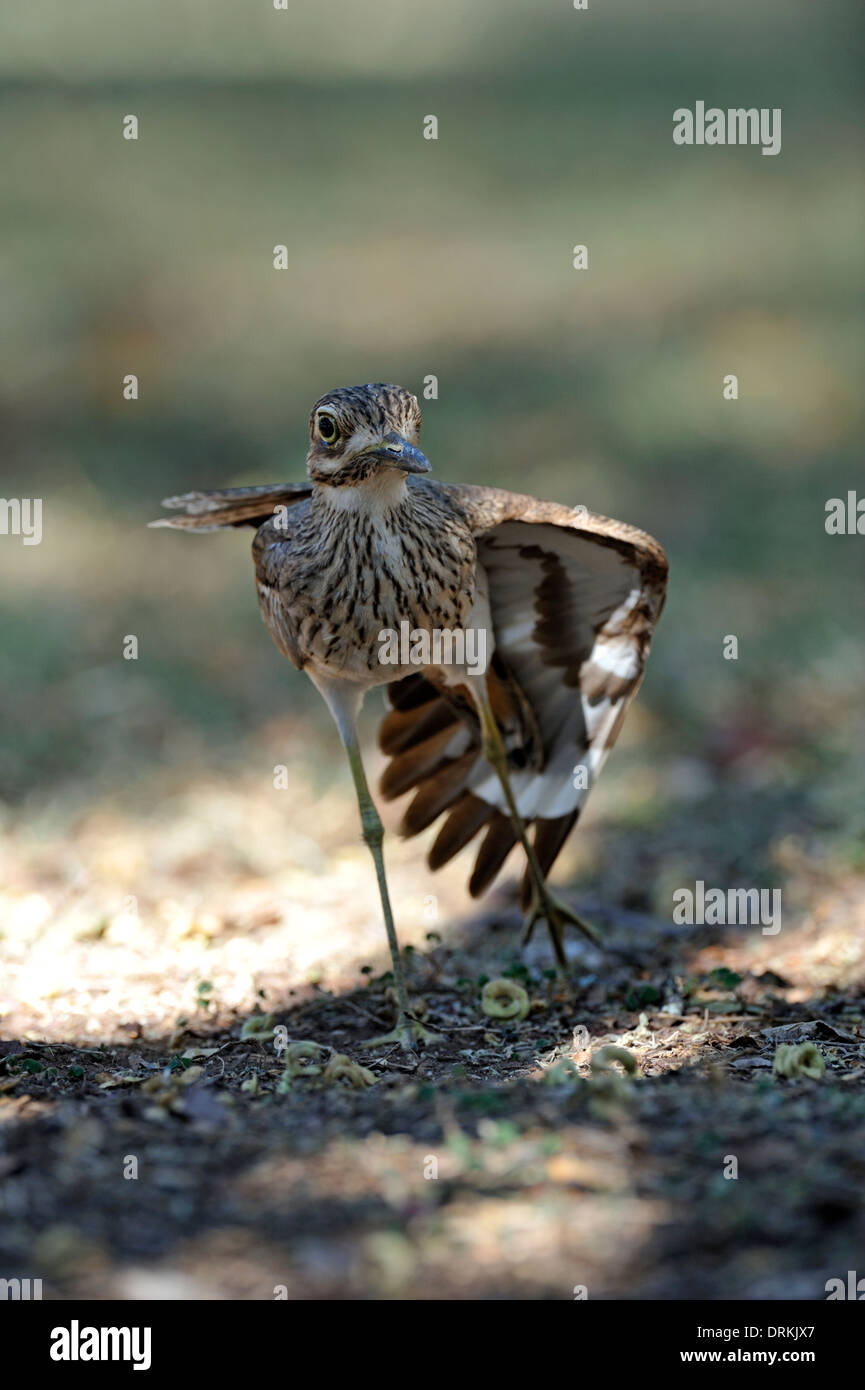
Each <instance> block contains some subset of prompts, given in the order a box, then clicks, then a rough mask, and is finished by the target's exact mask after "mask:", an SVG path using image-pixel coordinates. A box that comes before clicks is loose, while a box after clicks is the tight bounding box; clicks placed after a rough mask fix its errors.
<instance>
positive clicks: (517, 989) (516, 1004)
mask: <svg viewBox="0 0 865 1390" xmlns="http://www.w3.org/2000/svg"><path fill="white" fill-rule="evenodd" d="M481 1008H482V1009H483V1011H484V1013H485V1014H486V1015H487V1017H488V1018H504V1019H507V1020H508V1021H509V1022H515V1021H516V1022H519V1021H520V1020H521V1019H524V1018H525V1017H526V1014H527V1013H528V1011H529V996H528V995H527V994H526V991H525V990H524V989H523V987H522V985H518V984H517V983H516V981H515V980H488V981H487V983H486V984H485V985H484V987H483V989H482V991H481Z"/></svg>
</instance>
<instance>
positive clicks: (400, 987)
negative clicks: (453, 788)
mask: <svg viewBox="0 0 865 1390" xmlns="http://www.w3.org/2000/svg"><path fill="white" fill-rule="evenodd" d="M344 741H345V751H346V753H347V754H348V763H349V767H350V768H351V775H352V778H353V780H354V787H355V791H356V792H357V804H358V808H359V810H360V823H361V827H362V829H363V838H364V840H365V841H366V844H367V845H368V846H369V851H370V854H371V855H372V858H373V863H374V864H375V872H376V877H377V879H378V891H379V894H380V896H381V908H382V913H383V914H384V925H385V928H386V930H387V940H388V945H389V946H390V958H391V961H392V962H393V975H394V983H395V986H396V997H397V1021H396V1027H395V1028H394V1029H393V1031H392V1032H391V1033H386V1034H385V1035H384V1036H383V1037H380V1038H370V1039H369V1040H368V1041H367V1042H364V1043H361V1046H362V1047H378V1046H380V1045H382V1044H383V1043H392V1042H398V1043H400V1044H401V1045H402V1046H403V1047H404V1048H407V1049H409V1050H411V1049H412V1048H413V1047H414V1045H415V1043H417V1042H437V1041H438V1040H439V1035H438V1034H437V1033H431V1032H430V1031H429V1029H427V1028H424V1027H423V1025H422V1024H421V1023H419V1022H418V1020H417V1019H416V1018H414V1017H413V1015H412V1012H411V1009H410V1007H409V1002H408V990H407V989H406V983H405V971H404V970H403V963H402V960H401V959H400V954H399V942H398V941H397V939H396V928H395V927H394V924H393V912H392V911H391V905H390V894H389V893H388V890H387V878H386V876H385V871H384V854H383V852H382V842H383V840H384V827H383V826H382V823H381V819H380V818H379V814H378V811H377V810H376V809H375V803H374V801H373V799H372V796H371V795H370V790H369V787H368V785H367V780H366V774H365V772H364V770H363V761H362V759H361V756H360V748H359V747H358V743H357V739H356V737H354V736H352V737H351V738H346V739H345V740H344Z"/></svg>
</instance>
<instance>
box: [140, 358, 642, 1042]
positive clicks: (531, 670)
mask: <svg viewBox="0 0 865 1390" xmlns="http://www.w3.org/2000/svg"><path fill="white" fill-rule="evenodd" d="M420 425H421V412H420V407H419V406H418V402H417V399H416V397H415V396H413V395H412V394H411V392H409V391H406V390H404V389H403V388H402V387H400V386H391V385H385V384H383V383H375V384H370V385H366V386H352V387H345V388H341V389H339V390H336V391H330V392H328V394H327V395H325V396H322V397H321V399H320V400H318V401H316V403H315V405H314V406H313V409H312V414H311V416H310V422H309V439H310V443H309V451H308V454H307V460H306V462H307V472H308V481H307V482H303V483H276V484H274V485H273V486H264V487H246V488H228V489H226V490H224V491H221V492H190V493H186V494H185V495H184V496H182V497H171V498H167V499H166V500H165V502H164V503H163V506H165V507H167V508H170V509H172V510H174V511H177V512H178V513H179V514H178V515H177V516H174V517H171V518H168V519H163V520H162V521H158V522H154V523H152V524H153V525H155V526H173V527H179V528H182V529H184V530H196V531H210V530H217V529H220V528H223V527H237V526H252V527H254V528H255V538H254V540H253V543H252V553H253V559H254V561H255V578H256V585H257V589H258V597H259V602H260V604H261V610H262V613H263V615H264V620H265V622H266V623H267V626H268V627H269V628H270V631H271V634H272V636H273V639H274V641H275V642H276V645H277V647H278V648H279V649H280V651H281V652H283V653H284V654H285V655H286V656H287V657H288V658H289V660H290V661H291V662H293V664H294V665H295V666H296V667H298V669H300V670H303V671H305V672H306V673H307V675H308V676H309V678H310V680H312V682H313V683H314V684H315V686H316V687H317V688H318V690H320V692H321V694H322V695H323V697H324V699H325V700H326V702H327V704H328V706H329V708H330V711H331V714H332V715H333V718H334V720H335V722H336V725H337V728H338V730H339V733H340V737H341V739H342V741H343V744H344V745H345V749H346V753H347V755H348V761H349V766H350V768H351V774H352V778H353V780H354V785H355V790H356V793H357V800H358V806H359V809H360V819H361V826H362V829H363V837H364V840H365V841H366V843H367V845H368V846H369V849H370V852H371V854H372V858H373V861H374V864H375V870H376V875H377V878H378V886H379V892H380V895H381V906H382V912H383V915H384V923H385V927H386V930H387V936H388V943H389V946H390V953H391V958H392V961H393V973H394V980H395V986H396V996H397V1006H398V1016H397V1023H396V1028H395V1029H394V1031H393V1033H392V1034H388V1035H387V1036H386V1037H385V1038H382V1039H375V1040H373V1041H375V1042H387V1041H391V1040H395V1041H399V1042H400V1043H402V1044H403V1045H404V1046H407V1047H408V1046H412V1045H414V1044H416V1043H417V1042H418V1041H428V1040H430V1038H431V1036H432V1035H431V1034H430V1033H428V1031H427V1030H426V1029H425V1028H424V1027H423V1025H422V1024H421V1023H420V1022H419V1021H418V1020H417V1019H416V1018H415V1017H414V1016H413V1014H412V1010H411V1006H410V1003H409V998H408V993H407V990H406V983H405V975H404V971H403V966H402V961H401V958H400V952H399V945H398V942H397V936H396V930H395V927H394V920H393V912H392V910H391V903H390V896H389V894H388V887H387V878H386V875H385V866H384V857H383V852H382V840H383V832H382V824H381V820H380V819H379V816H378V813H377V811H376V808H375V803H374V802H373V799H372V796H371V794H370V791H369V787H368V785H367V781H366V776H365V773H364V768H363V762H362V759H361V752H360V747H359V745H358V736H357V716H358V712H359V710H360V706H361V702H362V700H363V697H364V695H365V693H366V691H367V690H369V689H370V688H371V687H372V686H384V687H385V689H386V697H387V702H388V705H389V710H388V712H387V714H386V715H385V717H384V719H383V721H382V724H381V729H380V745H381V748H382V750H383V752H384V753H385V754H386V755H387V756H388V759H389V761H388V763H387V766H386V768H385V772H384V775H383V777H382V781H381V792H382V795H383V796H384V797H385V798H386V799H389V798H392V797H397V796H400V795H402V794H403V793H406V792H409V791H413V792H414V796H413V798H412V800H411V802H410V804H409V805H408V808H407V810H406V812H405V816H404V818H403V823H402V827H401V828H402V831H403V833H405V834H407V835H415V834H417V833H419V832H420V831H421V830H425V829H426V828H427V827H428V826H430V825H432V824H433V822H434V821H436V820H437V819H438V818H439V817H443V818H444V819H443V821H442V824H441V828H440V829H439V831H438V834H437V836H436V839H435V841H434V843H433V845H432V847H431V849H430V851H429V864H430V866H431V868H433V869H436V868H439V867H440V866H441V865H442V864H445V863H447V861H448V860H450V859H451V858H452V857H453V856H454V855H455V854H457V853H458V852H459V851H460V850H461V849H463V848H464V847H465V846H466V845H468V844H469V843H470V841H472V840H474V839H475V838H476V837H480V842H479V847H478V849H477V854H476V858H475V862H474V870H473V872H472V875H471V879H470V883H469V888H470V891H471V893H472V894H473V895H478V894H480V893H482V892H483V891H484V890H485V889H486V888H487V887H488V886H489V884H490V883H491V882H492V881H493V879H494V878H495V877H496V875H497V874H498V872H499V870H500V869H501V867H502V865H503V864H504V861H505V859H506V858H507V856H508V854H509V853H510V851H511V849H513V847H514V846H515V845H516V844H517V843H518V842H519V844H520V845H521V846H522V849H523V851H524V853H525V860H526V863H525V872H524V877H523V886H522V894H523V906H524V908H525V910H526V923H525V926H526V935H528V934H529V933H530V932H531V930H532V929H533V927H534V925H535V923H536V922H537V921H540V920H543V921H545V922H546V923H547V926H548V928H549V931H550V935H551V937H552V942H553V946H554V949H555V952H556V956H557V959H558V961H559V963H560V964H561V965H565V963H566V962H565V954H564V947H563V928H564V926H565V925H566V924H567V923H571V924H573V925H575V926H577V927H579V928H580V929H582V930H583V931H584V932H585V933H586V934H587V935H589V936H590V937H591V938H592V939H593V940H597V939H598V933H597V930H596V928H594V927H593V926H592V925H591V924H590V923H588V922H585V921H583V920H582V919H581V918H580V917H579V916H578V915H577V914H576V913H575V912H574V911H573V910H572V909H571V908H570V907H568V906H567V905H566V904H564V903H563V902H562V901H561V899H560V898H559V897H558V896H557V895H555V894H554V893H553V892H552V891H551V889H550V888H549V886H548V884H547V875H548V873H549V871H550V869H551V867H552V865H553V862H554V860H555V859H556V856H557V855H558V853H559V851H560V850H561V848H562V845H563V844H564V842H565V839H566V838H567V836H568V834H569V833H570V831H571V829H572V828H573V826H574V823H575V822H576V820H577V817H578V816H579V814H580V810H581V808H582V806H583V804H584V803H585V800H586V796H587V795H588V792H589V790H590V788H591V787H592V785H593V784H594V782H595V781H596V779H597V777H598V774H599V773H600V770H601V768H602V766H603V763H604V760H605V759H606V756H607V754H608V752H609V750H610V748H611V747H612V744H613V742H614V741H615V739H616V736H617V734H618V732H619V730H620V729H621V727H622V722H623V720H624V717H625V713H626V711H627V708H628V705H629V703H630V701H631V700H632V698H633V696H634V694H635V693H636V690H637V687H638V686H639V684H640V681H641V679H642V676H643V671H644V668H645V663H646V658H647V655H648V652H649V645H650V642H651V638H652V633H653V631H654V628H655V624H656V623H657V620H658V617H659V615H660V612H661V608H662V606H663V603H664V596H665V592H666V583H667V561H666V557H665V555H664V551H663V550H662V548H661V546H660V545H659V544H658V542H657V541H655V540H653V539H652V537H651V536H648V535H646V534H645V532H643V531H639V530H637V529H636V528H635V527H633V526H629V525H626V524H625V523H624V522H620V521H613V520H611V519H610V518H608V517H604V516H598V515H595V514H593V513H591V512H589V511H587V510H586V508H585V507H567V506H562V505H559V504H557V503H554V502H540V501H537V500H536V499H535V498H533V497H526V496H521V495H519V494H517V493H513V492H505V491H503V490H501V489H499V488H491V487H478V486H473V485H455V484H445V483H437V482H434V481H433V480H431V479H430V478H429V477H427V476H426V475H427V474H428V473H429V471H430V465H429V463H428V461H427V459H426V458H425V457H424V455H423V454H422V453H421V451H420V449H419V448H418V438H419V435H420Z"/></svg>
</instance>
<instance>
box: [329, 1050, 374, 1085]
mask: <svg viewBox="0 0 865 1390" xmlns="http://www.w3.org/2000/svg"><path fill="white" fill-rule="evenodd" d="M324 1080H325V1081H327V1082H329V1083H330V1084H331V1085H333V1083H335V1082H337V1081H348V1082H349V1084H350V1085H351V1086H353V1087H354V1088H355V1090H357V1091H359V1090H361V1089H362V1088H363V1087H364V1086H374V1085H375V1077H374V1076H373V1074H372V1072H371V1071H369V1070H368V1069H367V1068H366V1067H362V1066H360V1065H359V1064H358V1063H357V1062H353V1061H352V1060H351V1058H350V1057H346V1056H345V1054H344V1053H342V1052H338V1053H337V1054H336V1056H335V1057H331V1059H330V1061H329V1062H328V1064H327V1066H326V1067H325V1069H324Z"/></svg>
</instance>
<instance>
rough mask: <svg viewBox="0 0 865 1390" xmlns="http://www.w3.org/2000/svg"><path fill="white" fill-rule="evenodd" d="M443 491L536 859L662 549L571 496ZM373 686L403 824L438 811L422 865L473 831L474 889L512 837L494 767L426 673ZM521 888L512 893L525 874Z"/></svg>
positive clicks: (580, 793) (580, 779) (553, 851)
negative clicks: (478, 578)
mask: <svg viewBox="0 0 865 1390" xmlns="http://www.w3.org/2000/svg"><path fill="white" fill-rule="evenodd" d="M448 491H449V492H450V493H451V494H452V495H453V496H454V497H455V500H457V501H458V502H459V504H460V506H461V507H462V509H463V512H464V514H465V516H466V518H467V520H468V522H469V525H470V526H471V529H472V531H473V532H474V535H475V537H476V541H477V548H478V562H479V564H480V565H482V566H483V568H484V570H485V572H486V575H487V579H488V584H489V601H490V608H491V611H492V618H493V628H494V636H495V652H496V659H495V662H494V664H493V666H492V667H491V668H490V672H489V673H488V683H489V684H490V685H491V687H492V689H491V694H493V695H494V696H495V697H497V699H498V703H499V707H500V708H501V709H502V711H503V714H502V716H501V717H502V718H503V720H504V722H506V723H508V725H509V735H510V736H509V738H508V739H506V744H507V746H508V749H509V759H510V764H511V772H510V779H511V785H512V787H513V790H514V793H515V795H516V799H517V805H518V807H519V810H520V814H521V815H522V817H523V820H524V821H525V822H526V823H527V824H532V825H533V826H534V844H535V848H536V851H537V854H538V858H539V859H540V861H541V865H542V867H543V869H544V871H545V872H546V871H548V870H549V868H550V867H551V866H552V864H553V862H554V860H555V858H556V856H557V855H558V853H559V851H560V850H561V848H562V845H563V844H564V842H565V840H566V838H567V836H568V834H569V832H570V830H571V828H572V827H573V825H574V822H575V821H576V819H577V817H578V815H579V813H580V809H581V808H582V806H583V804H584V803H585V799H586V797H587V795H588V792H589V790H590V789H591V787H592V786H593V785H594V782H595V781H596V780H597V777H598V775H599V773H600V770H601V768H602V766H603V763H604V760H605V759H606V757H607V754H608V753H609V750H610V748H611V747H612V745H613V743H614V742H615V739H616V737H617V735H618V733H619V730H620V729H621V727H622V723H623V721H624V717H625V713H626V711H627V708H628V705H629V704H630V701H631V700H632V699H633V697H634V695H635V693H636V691H637V688H638V686H639V684H640V681H641V679H642V676H643V671H644V669H645V663H646V658H647V656H648V652H649V645H650V642H651V638H652V633H653V631H654V628H655V625H656V623H657V620H658V617H659V615H660V612H661V609H662V607H663V603H664V597H665V592H666V583H667V560H666V556H665V555H664V551H663V550H662V548H661V546H660V545H659V544H658V543H657V541H655V540H653V539H652V537H651V536H648V535H646V534H645V532H642V531H638V530H637V529H636V528H635V527H632V526H628V525H626V524H625V523H623V522H618V521H613V520H611V519H609V518H608V517H602V516H597V515H594V514H592V513H590V512H587V511H586V510H585V509H584V508H576V509H571V508H568V507H564V506H561V505H558V504H556V503H550V502H539V501H537V500H536V499H534V498H531V497H522V496H519V495H518V494H515V493H510V492H504V491H502V490H500V489H497V488H484V487H448ZM509 690H510V692H511V698H508V691H509ZM514 692H518V696H519V698H518V699H516V700H514V698H513V694H514ZM387 693H388V698H389V699H390V702H391V704H392V705H393V707H394V708H393V711H392V712H391V713H389V714H388V715H387V716H386V718H385V720H384V722H383V724H382V727H381V732H380V743H381V747H382V749H383V750H384V752H386V753H388V754H390V756H391V761H390V763H389V764H388V767H387V768H386V770H385V773H384V776H383V779H382V792H383V794H384V795H385V796H397V795H400V794H401V793H403V792H405V791H407V790H409V789H410V788H412V787H414V788H415V789H416V790H415V796H414V798H413V800H412V802H411V803H410V805H409V807H408V809H407V811H406V814H405V817H404V820H403V825H402V830H403V833H405V834H409V835H411V834H416V833H417V832H418V831H419V830H422V829H425V828H426V827H427V826H428V825H430V824H431V823H432V822H433V820H435V819H436V818H437V817H438V815H440V814H442V813H443V812H447V819H446V820H445V821H444V823H443V825H442V828H441V830H440V831H439V834H438V837H437V839H436V841H435V843H434V844H433V847H432V849H431V851H430V855H429V863H430V866H431V867H432V868H438V867H439V866H440V865H441V864H444V863H446V862H447V861H448V860H449V859H450V858H452V857H453V855H455V854H456V853H457V852H458V851H459V850H460V849H462V848H464V846H465V845H467V844H468V843H469V842H470V841H471V840H472V839H473V838H474V837H475V836H476V835H477V834H479V833H480V832H481V831H483V832H484V835H483V839H482V841H481V844H480V848H479V851H478V855H477V859H476V863H475V868H474V872H473V874H472V877H471V881H470V884H469V888H470V891H471V892H472V893H473V894H474V895H477V894H479V893H481V892H483V891H484V889H485V888H486V887H487V886H488V884H489V883H491V882H492V880H493V879H494V878H495V876H496V874H497V873H498V872H499V870H500V868H501V867H502V864H503V863H504V861H505V859H506V858H507V855H508V853H509V852H510V850H511V848H512V847H513V845H514V843H515V839H516V837H515V835H514V832H513V828H512V826H511V823H510V820H509V819H508V816H507V814H506V807H505V804H504V798H503V796H502V792H501V787H500V785H499V782H498V779H497V777H496V776H495V774H494V772H493V771H492V769H491V768H490V767H489V766H488V765H487V764H486V762H485V761H484V759H483V758H482V756H481V752H480V737H479V732H478V729H477V723H476V721H474V720H473V718H472V717H471V714H470V713H469V711H468V707H467V706H466V705H465V704H462V707H461V702H460V701H459V700H458V699H455V697H454V692H453V691H452V690H442V689H438V688H437V687H436V686H435V684H434V683H433V682H432V681H431V680H430V679H428V677H427V676H426V675H420V674H418V675H417V676H410V677H408V678H407V679H406V680H405V681H401V682H398V683H396V684H395V685H391V686H389V687H388V692H387ZM494 703H495V700H494ZM521 706H522V708H523V710H524V709H525V707H526V706H527V707H528V711H529V712H530V717H529V718H526V717H525V715H524V713H521ZM521 730H524V731H525V732H524V734H523V735H522V736H521V734H520V731H521ZM538 740H539V742H540V751H539V752H538V749H537V747H536V745H537V742H538ZM523 888H524V895H525V893H526V892H527V889H528V883H527V881H526V880H524V885H523Z"/></svg>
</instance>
